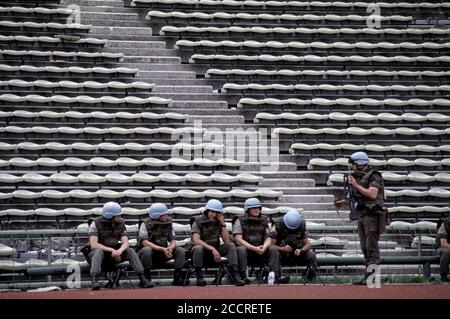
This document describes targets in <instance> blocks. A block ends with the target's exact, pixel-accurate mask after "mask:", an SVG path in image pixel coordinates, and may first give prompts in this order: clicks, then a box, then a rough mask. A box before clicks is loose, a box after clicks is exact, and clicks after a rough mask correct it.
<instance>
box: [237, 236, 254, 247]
mask: <svg viewBox="0 0 450 319" xmlns="http://www.w3.org/2000/svg"><path fill="white" fill-rule="evenodd" d="M234 240H235V241H236V243H237V244H238V245H239V246H244V247H245V248H247V249H249V250H255V248H256V247H255V246H253V245H251V244H249V243H248V242H247V241H246V240H245V239H244V238H242V234H236V235H234Z"/></svg>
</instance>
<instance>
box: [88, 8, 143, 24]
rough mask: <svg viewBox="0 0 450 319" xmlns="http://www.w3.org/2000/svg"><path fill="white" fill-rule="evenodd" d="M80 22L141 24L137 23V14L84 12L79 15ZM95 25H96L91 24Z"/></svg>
mask: <svg viewBox="0 0 450 319" xmlns="http://www.w3.org/2000/svg"><path fill="white" fill-rule="evenodd" d="M80 18H81V21H84V20H87V21H91V20H95V21H123V22H124V23H128V22H141V21H139V17H138V14H137V13H136V12H129V13H125V12H103V11H99V12H86V11H81V14H80ZM93 24H96V23H93Z"/></svg>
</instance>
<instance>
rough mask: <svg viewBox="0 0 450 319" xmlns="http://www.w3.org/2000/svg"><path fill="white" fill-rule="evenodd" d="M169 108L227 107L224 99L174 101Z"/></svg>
mask: <svg viewBox="0 0 450 319" xmlns="http://www.w3.org/2000/svg"><path fill="white" fill-rule="evenodd" d="M170 107H171V109H178V111H179V110H180V109H183V110H187V109H189V108H197V109H198V108H205V109H208V108H218V109H227V102H226V101H195V102H194V101H174V102H173V103H172V104H171V105H170Z"/></svg>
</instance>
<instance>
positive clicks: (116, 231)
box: [87, 202, 153, 290]
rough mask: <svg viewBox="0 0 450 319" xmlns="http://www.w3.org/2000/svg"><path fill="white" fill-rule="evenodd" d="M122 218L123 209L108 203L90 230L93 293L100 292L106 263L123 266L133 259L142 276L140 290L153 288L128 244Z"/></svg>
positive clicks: (89, 259) (132, 261)
mask: <svg viewBox="0 0 450 319" xmlns="http://www.w3.org/2000/svg"><path fill="white" fill-rule="evenodd" d="M121 215H122V207H120V205H119V204H117V203H115V202H108V203H106V204H105V205H104V206H103V209H102V217H99V218H96V219H94V221H93V222H92V223H91V225H90V227H89V244H90V252H88V253H87V254H88V258H87V260H88V262H89V263H90V264H91V279H92V290H99V289H100V284H99V283H98V276H99V275H100V273H101V271H102V270H101V266H102V263H103V262H104V261H106V262H109V263H120V262H123V261H125V260H129V261H130V264H131V267H132V268H133V270H134V271H135V272H136V273H137V275H138V277H139V280H140V281H139V287H141V288H151V287H152V286H153V285H152V284H151V283H149V282H148V281H147V280H146V279H145V276H144V268H143V267H142V264H141V261H140V260H139V258H138V256H137V254H136V252H135V251H134V250H133V249H131V248H130V245H129V244H128V235H127V232H126V228H125V223H124V220H123V218H122V216H121ZM119 241H121V243H119Z"/></svg>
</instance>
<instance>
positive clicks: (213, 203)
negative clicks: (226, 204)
mask: <svg viewBox="0 0 450 319" xmlns="http://www.w3.org/2000/svg"><path fill="white" fill-rule="evenodd" d="M208 210H212V211H214V212H218V213H222V212H223V205H222V202H221V201H220V200H217V199H210V200H209V201H208V202H207V203H206V206H205V210H204V212H205V214H206V212H207V211H208Z"/></svg>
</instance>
